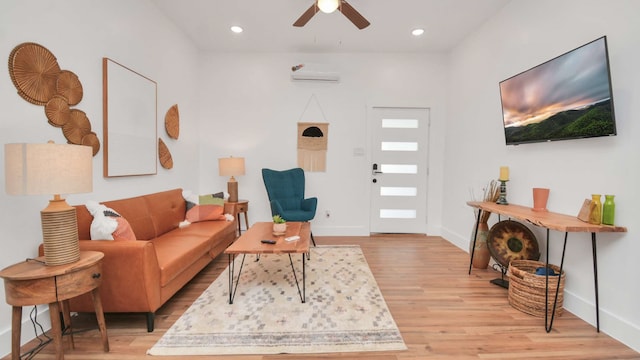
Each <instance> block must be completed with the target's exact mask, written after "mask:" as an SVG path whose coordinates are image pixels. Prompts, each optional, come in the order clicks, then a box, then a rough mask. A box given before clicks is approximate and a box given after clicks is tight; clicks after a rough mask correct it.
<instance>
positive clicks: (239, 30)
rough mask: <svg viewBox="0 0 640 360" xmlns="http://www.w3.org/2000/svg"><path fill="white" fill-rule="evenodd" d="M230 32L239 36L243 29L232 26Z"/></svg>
mask: <svg viewBox="0 0 640 360" xmlns="http://www.w3.org/2000/svg"><path fill="white" fill-rule="evenodd" d="M231 31H233V32H234V33H236V34H240V33H241V32H242V31H244V29H242V28H241V27H240V26H237V25H234V26H232V27H231Z"/></svg>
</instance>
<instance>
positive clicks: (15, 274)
mask: <svg viewBox="0 0 640 360" xmlns="http://www.w3.org/2000/svg"><path fill="white" fill-rule="evenodd" d="M103 257H104V254H103V253H101V252H99V251H81V252H80V260H78V261H76V262H73V263H70V264H64V265H54V266H48V265H45V263H44V256H40V257H37V258H35V259H28V260H26V261H23V262H20V263H17V264H14V265H11V266H8V267H6V268H4V269H2V270H1V271H0V277H2V278H4V279H7V280H33V279H43V278H49V277H54V276H58V275H64V274H69V273H73V272H76V271H78V270H80V269H84V268H86V267H89V266H92V265H94V264H95V263H96V262H98V261H99V260H101V259H102V258H103Z"/></svg>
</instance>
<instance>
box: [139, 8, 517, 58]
mask: <svg viewBox="0 0 640 360" xmlns="http://www.w3.org/2000/svg"><path fill="white" fill-rule="evenodd" d="M313 1H314V0H151V2H152V3H154V4H155V5H156V6H157V7H158V9H159V10H160V11H161V12H162V13H164V14H165V15H166V16H167V17H168V18H169V19H170V20H171V21H172V22H173V23H175V25H176V26H177V27H178V28H179V29H181V30H182V31H184V32H185V33H186V34H187V35H188V36H189V37H190V38H191V39H192V40H193V42H194V43H195V44H196V46H197V47H198V48H199V49H200V50H202V51H215V52H321V53H324V52H327V53H331V52H446V51H449V50H450V49H451V48H453V47H455V46H456V45H457V44H459V43H460V41H462V40H463V39H464V38H465V37H467V36H468V35H470V34H471V33H473V31H475V30H476V29H477V28H478V27H479V26H481V25H482V24H483V23H484V22H485V21H487V20H488V19H489V18H490V17H492V16H493V15H494V14H496V13H497V12H498V11H500V9H502V8H503V7H504V6H505V5H506V4H507V3H508V2H509V1H510V0H348V2H349V4H351V5H352V6H353V7H354V8H356V10H358V12H360V13H361V14H362V15H363V16H364V17H365V18H367V19H368V20H369V21H370V22H371V25H370V26H369V27H367V28H365V29H363V30H358V28H356V27H355V26H354V25H353V24H352V23H351V22H350V21H349V20H348V19H347V18H346V17H345V16H344V15H342V14H341V13H340V12H338V11H336V12H334V13H331V14H324V13H318V14H316V15H315V16H314V17H313V18H312V19H311V20H310V21H309V22H308V23H307V25H306V26H304V27H302V28H297V27H294V26H293V25H292V24H293V22H294V21H295V20H296V19H297V18H298V17H299V16H300V15H301V14H302V13H303V12H304V11H305V10H307V9H308V8H309V7H310V6H311V5H312V4H313ZM232 25H239V26H241V27H242V28H244V32H242V33H240V34H235V33H232V32H231V31H230V30H229V28H230V27H231V26H232ZM414 28H424V30H425V33H424V35H422V36H420V37H415V36H412V35H411V34H410V32H411V30H412V29H414Z"/></svg>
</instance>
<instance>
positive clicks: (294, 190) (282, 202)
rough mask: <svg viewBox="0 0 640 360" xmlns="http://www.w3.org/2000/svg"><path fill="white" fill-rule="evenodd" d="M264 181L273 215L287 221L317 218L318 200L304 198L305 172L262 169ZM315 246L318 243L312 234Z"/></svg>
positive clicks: (300, 170)
mask: <svg viewBox="0 0 640 360" xmlns="http://www.w3.org/2000/svg"><path fill="white" fill-rule="evenodd" d="M262 180H263V181H264V186H265V187H266V189H267V195H268V196H269V202H270V203H271V215H280V216H282V218H283V219H285V220H287V221H302V222H304V221H311V220H312V219H313V218H314V217H315V216H316V208H317V207H318V198H315V197H312V198H307V199H305V197H304V187H305V181H304V170H302V169H301V168H294V169H289V170H283V171H277V170H271V169H262ZM311 241H313V246H315V245H316V241H315V239H314V238H313V233H312V234H311Z"/></svg>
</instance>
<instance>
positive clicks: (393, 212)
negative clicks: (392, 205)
mask: <svg viewBox="0 0 640 360" xmlns="http://www.w3.org/2000/svg"><path fill="white" fill-rule="evenodd" d="M380 218H381V219H415V218H416V211H415V210H414V209H380Z"/></svg>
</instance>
